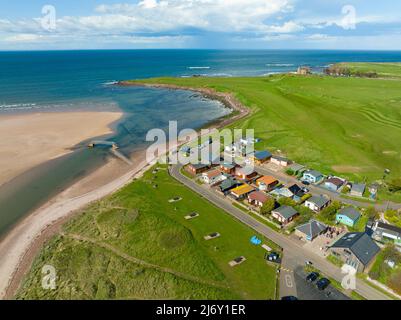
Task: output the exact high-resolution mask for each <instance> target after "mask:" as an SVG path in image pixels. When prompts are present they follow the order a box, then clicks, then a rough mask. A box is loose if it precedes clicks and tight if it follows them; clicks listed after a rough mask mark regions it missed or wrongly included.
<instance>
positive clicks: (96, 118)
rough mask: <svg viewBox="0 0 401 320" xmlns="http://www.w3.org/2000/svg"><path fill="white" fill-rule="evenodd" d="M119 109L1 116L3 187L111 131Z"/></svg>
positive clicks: (0, 151)
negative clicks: (91, 139) (83, 143)
mask: <svg viewBox="0 0 401 320" xmlns="http://www.w3.org/2000/svg"><path fill="white" fill-rule="evenodd" d="M121 116H122V113H119V112H52V113H34V114H17V115H0V137H1V138H2V139H1V140H0V186H1V185H2V184H4V183H6V182H8V181H10V180H11V179H13V178H14V177H16V176H18V175H20V174H21V173H23V172H25V171H27V170H29V169H31V168H33V167H35V166H37V165H39V164H41V163H43V162H45V161H48V160H51V159H54V158H57V157H60V156H62V155H64V154H66V153H69V152H71V149H72V148H73V147H74V146H75V145H77V144H78V143H80V142H82V141H84V140H87V139H90V138H92V137H97V136H102V135H106V134H109V133H111V132H112V131H111V128H110V125H111V124H112V123H113V122H115V121H117V120H118V119H119V118H120V117H121Z"/></svg>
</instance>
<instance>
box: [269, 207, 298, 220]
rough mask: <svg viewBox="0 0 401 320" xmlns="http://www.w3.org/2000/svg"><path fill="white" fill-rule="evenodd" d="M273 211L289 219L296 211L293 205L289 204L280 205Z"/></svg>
mask: <svg viewBox="0 0 401 320" xmlns="http://www.w3.org/2000/svg"><path fill="white" fill-rule="evenodd" d="M273 211H274V212H276V213H278V214H280V215H281V216H282V217H284V218H285V219H289V218H291V217H293V216H295V215H296V214H297V213H298V212H297V211H296V210H295V209H294V208H293V207H289V206H281V207H280V208H278V209H275V210H273Z"/></svg>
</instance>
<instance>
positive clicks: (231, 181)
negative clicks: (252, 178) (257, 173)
mask: <svg viewBox="0 0 401 320" xmlns="http://www.w3.org/2000/svg"><path fill="white" fill-rule="evenodd" d="M240 185H242V183H241V182H239V181H238V180H236V179H235V178H233V177H228V178H227V179H226V180H223V181H222V182H221V184H220V185H219V189H220V191H221V192H223V193H224V194H225V195H227V194H228V193H230V191H231V190H232V189H235V188H236V187H239V186H240Z"/></svg>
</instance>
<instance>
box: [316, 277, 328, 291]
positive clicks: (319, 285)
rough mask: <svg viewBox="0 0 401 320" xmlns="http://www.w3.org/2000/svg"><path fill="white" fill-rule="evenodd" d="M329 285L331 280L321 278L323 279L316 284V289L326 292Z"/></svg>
mask: <svg viewBox="0 0 401 320" xmlns="http://www.w3.org/2000/svg"><path fill="white" fill-rule="evenodd" d="M329 284H330V280H329V279H326V278H321V279H319V281H318V282H316V287H317V288H318V289H319V290H324V289H326V288H327V287H328V286H329Z"/></svg>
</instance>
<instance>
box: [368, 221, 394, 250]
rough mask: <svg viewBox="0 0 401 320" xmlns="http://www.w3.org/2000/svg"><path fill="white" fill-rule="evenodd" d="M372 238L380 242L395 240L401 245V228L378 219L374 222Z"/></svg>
mask: <svg viewBox="0 0 401 320" xmlns="http://www.w3.org/2000/svg"><path fill="white" fill-rule="evenodd" d="M372 229H373V235H372V238H373V239H375V240H376V241H379V242H394V244H396V245H398V246H401V228H399V227H396V226H393V225H390V224H387V223H383V222H380V221H376V222H375V223H374V224H373V228H372Z"/></svg>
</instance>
